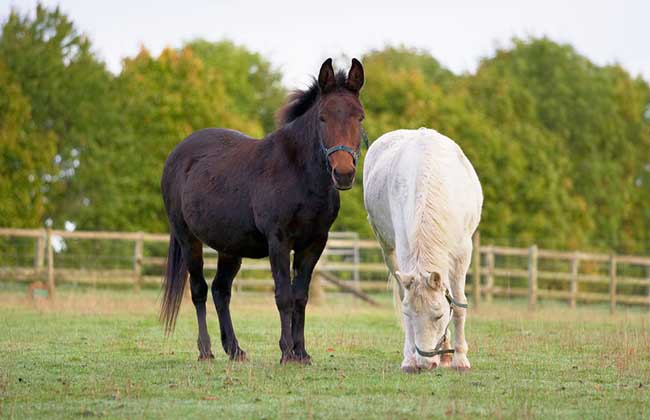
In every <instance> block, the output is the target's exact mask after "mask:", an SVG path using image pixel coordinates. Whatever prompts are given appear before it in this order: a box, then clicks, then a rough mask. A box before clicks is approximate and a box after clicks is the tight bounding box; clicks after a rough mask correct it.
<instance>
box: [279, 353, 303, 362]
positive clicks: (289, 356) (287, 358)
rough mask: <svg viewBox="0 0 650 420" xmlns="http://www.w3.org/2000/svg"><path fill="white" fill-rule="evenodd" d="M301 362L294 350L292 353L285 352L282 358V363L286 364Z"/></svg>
mask: <svg viewBox="0 0 650 420" xmlns="http://www.w3.org/2000/svg"><path fill="white" fill-rule="evenodd" d="M297 362H299V358H298V356H296V354H295V353H294V352H293V351H292V352H291V353H283V354H282V357H281V358H280V364H281V365H286V364H287V363H297Z"/></svg>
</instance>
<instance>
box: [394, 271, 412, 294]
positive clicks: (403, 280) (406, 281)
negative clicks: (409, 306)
mask: <svg viewBox="0 0 650 420" xmlns="http://www.w3.org/2000/svg"><path fill="white" fill-rule="evenodd" d="M395 277H396V278H397V281H398V282H399V284H401V285H402V287H403V288H405V289H407V290H408V289H410V288H411V286H412V285H413V280H415V277H413V276H409V275H408V274H402V273H400V272H399V271H396V272H395Z"/></svg>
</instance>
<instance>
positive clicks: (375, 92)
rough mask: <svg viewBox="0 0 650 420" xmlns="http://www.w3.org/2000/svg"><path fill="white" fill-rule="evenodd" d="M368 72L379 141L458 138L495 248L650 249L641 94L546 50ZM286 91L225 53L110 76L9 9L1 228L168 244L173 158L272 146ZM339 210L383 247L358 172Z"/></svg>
mask: <svg viewBox="0 0 650 420" xmlns="http://www.w3.org/2000/svg"><path fill="white" fill-rule="evenodd" d="M333 54H336V52H333ZM362 61H363V64H364V66H365V70H366V80H367V83H366V86H365V87H364V89H363V91H362V101H363V103H364V105H365V108H366V114H367V117H366V120H365V123H364V125H365V128H366V130H367V132H368V135H369V137H370V139H371V141H372V140H373V139H375V138H377V137H378V136H380V135H381V134H382V133H384V132H386V131H390V130H394V129H398V128H418V127H421V126H427V127H432V128H435V129H437V130H438V131H440V132H442V133H444V134H446V135H448V136H449V137H451V138H453V139H454V140H456V141H457V142H458V143H459V144H460V145H461V147H462V148H463V149H464V150H465V152H466V154H467V155H468V157H469V158H470V160H471V161H472V162H473V164H474V166H475V167H476V170H477V172H478V174H479V176H480V178H481V181H482V184H483V190H484V195H485V204H484V211H483V219H482V223H481V227H480V229H481V233H482V239H483V242H486V241H487V242H490V241H495V242H497V243H502V244H503V243H513V244H529V243H538V244H539V245H540V246H546V247H555V248H594V249H612V250H616V251H619V252H630V253H648V252H649V251H650V86H649V85H648V83H647V82H646V81H644V80H643V79H641V78H633V77H631V76H630V74H629V73H628V72H627V71H625V70H624V69H623V68H621V67H620V66H618V65H611V66H597V65H595V64H593V63H592V62H590V61H589V60H588V59H586V58H585V57H583V56H581V55H580V54H578V53H577V52H576V51H575V50H574V49H573V48H572V47H571V46H568V45H560V44H557V43H555V42H553V41H551V40H549V39H546V38H541V39H526V40H514V41H513V43H512V46H511V47H510V48H507V49H501V50H499V51H497V52H496V54H495V55H494V56H493V57H489V58H486V59H484V60H482V61H481V63H480V65H479V66H478V69H477V70H476V72H474V73H468V74H461V75H458V74H454V73H452V72H451V71H449V70H447V69H445V68H444V67H442V66H441V65H440V63H438V61H436V59H435V58H434V57H432V56H431V55H429V54H428V53H426V52H423V51H417V50H413V49H409V48H406V47H398V48H395V47H386V48H384V49H382V50H377V51H371V52H369V53H368V54H366V55H365V56H364V57H362ZM316 71H317V69H314V72H316ZM286 94H287V92H286V89H285V88H284V87H283V85H282V83H281V74H280V73H279V72H278V71H277V70H276V69H274V68H273V66H272V65H271V64H270V63H269V61H268V60H266V59H265V58H264V57H262V56H261V55H260V54H257V53H254V52H251V51H249V50H247V49H246V48H244V47H241V46H237V45H234V44H233V43H231V42H228V41H222V42H216V43H213V42H207V41H203V40H196V41H192V42H189V43H187V44H185V45H183V46H182V47H181V48H179V49H166V50H164V51H163V52H162V53H161V54H160V55H159V56H157V57H154V56H152V55H151V54H150V53H149V52H148V51H147V50H146V49H144V48H143V49H142V50H141V51H140V52H139V53H138V54H137V55H136V56H135V57H128V58H125V59H124V62H123V68H122V71H121V73H120V74H118V75H113V74H112V73H110V72H109V71H108V70H107V68H106V65H105V64H104V63H103V62H101V61H100V60H98V58H97V57H96V55H95V53H94V52H93V48H92V45H91V41H90V40H89V39H88V38H87V37H85V36H84V35H83V34H81V33H80V32H79V30H78V29H77V28H76V27H75V25H74V24H73V22H71V21H70V19H69V18H68V17H66V16H65V15H64V14H62V13H61V12H60V11H59V10H58V9H48V8H45V7H42V6H38V7H37V9H36V11H35V13H32V14H30V15H22V14H20V13H17V12H13V13H11V14H10V15H9V16H8V17H6V18H5V20H4V21H3V22H2V35H1V38H0V226H12V227H38V226H43V225H44V224H45V223H46V222H47V221H49V220H51V221H52V223H53V224H54V226H56V227H62V226H63V224H64V223H65V221H72V222H74V223H75V224H76V226H77V228H78V229H104V230H128V231H133V230H144V231H150V232H163V231H166V230H167V221H166V217H165V216H164V210H163V205H162V200H161V198H160V188H159V180H160V175H161V170H162V166H163V163H164V161H165V158H166V157H167V155H168V153H169V152H170V151H171V150H172V149H173V147H174V146H175V145H176V144H177V143H178V142H179V141H180V140H182V139H183V138H184V137H185V136H187V135H188V134H189V133H191V132H192V131H194V130H197V129H201V128H204V127H229V128H233V129H237V130H240V131H243V132H245V133H247V134H249V135H252V136H257V137H262V136H263V135H264V134H265V133H267V132H270V131H272V130H274V128H275V121H274V113H275V111H276V110H277V109H278V107H280V106H281V105H282V103H283V101H284V99H285V96H286ZM361 164H363V163H361ZM342 200H343V205H342V209H341V212H340V215H339V218H338V220H337V221H336V224H335V229H338V230H353V231H357V232H359V233H360V234H361V235H362V236H371V232H370V229H369V227H368V224H367V222H366V215H365V211H364V208H363V200H362V190H361V179H360V174H359V179H357V186H356V187H355V188H353V189H352V190H351V191H349V192H344V193H342Z"/></svg>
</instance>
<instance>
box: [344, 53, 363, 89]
mask: <svg viewBox="0 0 650 420" xmlns="http://www.w3.org/2000/svg"><path fill="white" fill-rule="evenodd" d="M363 81H364V76H363V66H362V65H361V63H360V62H359V60H357V59H356V58H353V59H352V67H350V72H349V73H348V80H346V82H345V87H346V88H347V89H348V90H350V91H352V92H354V93H359V91H360V90H361V87H362V86H363Z"/></svg>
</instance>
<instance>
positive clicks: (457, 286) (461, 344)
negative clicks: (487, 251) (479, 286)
mask: <svg viewBox="0 0 650 420" xmlns="http://www.w3.org/2000/svg"><path fill="white" fill-rule="evenodd" d="M471 257H472V243H471V241H467V243H466V244H465V245H464V246H463V251H462V252H461V253H460V255H459V256H458V257H457V258H456V259H455V261H454V269H453V274H452V276H451V294H452V296H453V297H454V300H456V302H458V303H467V296H465V276H466V275H467V270H468V269H469V263H470V260H471ZM466 314H467V309H465V308H460V307H458V306H455V307H454V351H455V352H454V356H453V359H452V361H451V367H452V368H454V369H469V368H470V364H469V359H468V358H467V341H465V316H466Z"/></svg>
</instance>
